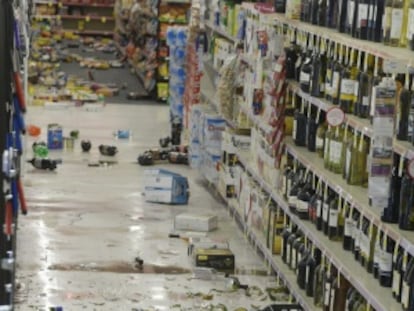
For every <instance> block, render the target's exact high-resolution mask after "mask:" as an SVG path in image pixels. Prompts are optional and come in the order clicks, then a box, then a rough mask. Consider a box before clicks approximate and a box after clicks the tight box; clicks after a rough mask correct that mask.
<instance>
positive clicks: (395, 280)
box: [392, 245, 404, 302]
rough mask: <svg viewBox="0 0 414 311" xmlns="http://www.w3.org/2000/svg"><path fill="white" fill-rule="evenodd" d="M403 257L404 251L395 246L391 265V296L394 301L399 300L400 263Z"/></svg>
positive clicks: (400, 282) (400, 283)
mask: <svg viewBox="0 0 414 311" xmlns="http://www.w3.org/2000/svg"><path fill="white" fill-rule="evenodd" d="M403 257H404V250H403V249H401V248H400V247H399V246H398V245H396V246H395V249H394V255H393V265H392V296H393V297H394V299H395V300H396V301H398V302H399V301H400V300H401V285H402V275H401V271H402V263H403Z"/></svg>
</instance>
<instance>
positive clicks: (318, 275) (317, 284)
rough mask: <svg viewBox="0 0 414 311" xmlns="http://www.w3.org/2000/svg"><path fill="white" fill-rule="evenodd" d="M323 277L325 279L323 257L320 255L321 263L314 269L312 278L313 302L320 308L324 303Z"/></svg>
mask: <svg viewBox="0 0 414 311" xmlns="http://www.w3.org/2000/svg"><path fill="white" fill-rule="evenodd" d="M324 279H325V258H324V257H323V256H322V258H321V263H320V264H319V265H318V266H317V267H316V269H315V276H314V279H313V304H314V305H315V307H317V308H321V307H322V306H323V303H324V291H325V287H324Z"/></svg>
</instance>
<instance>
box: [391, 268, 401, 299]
mask: <svg viewBox="0 0 414 311" xmlns="http://www.w3.org/2000/svg"><path fill="white" fill-rule="evenodd" d="M400 282H401V274H400V272H399V271H397V270H394V272H393V273H392V292H393V293H395V294H396V295H398V294H399V293H400Z"/></svg>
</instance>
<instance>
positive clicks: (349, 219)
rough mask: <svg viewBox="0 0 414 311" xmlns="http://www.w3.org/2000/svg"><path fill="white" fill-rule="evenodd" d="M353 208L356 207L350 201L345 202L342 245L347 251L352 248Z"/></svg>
mask: <svg viewBox="0 0 414 311" xmlns="http://www.w3.org/2000/svg"><path fill="white" fill-rule="evenodd" d="M353 210H354V208H353V207H352V206H350V204H349V203H348V202H345V203H344V215H345V225H344V239H343V241H342V247H343V249H344V250H347V251H351V250H352V232H353V230H354V220H353Z"/></svg>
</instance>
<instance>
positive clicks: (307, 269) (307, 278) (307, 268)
mask: <svg viewBox="0 0 414 311" xmlns="http://www.w3.org/2000/svg"><path fill="white" fill-rule="evenodd" d="M309 273H310V267H309V266H306V272H305V280H306V284H308V282H309Z"/></svg>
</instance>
